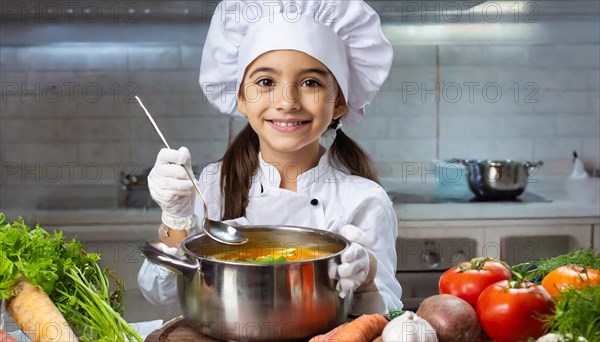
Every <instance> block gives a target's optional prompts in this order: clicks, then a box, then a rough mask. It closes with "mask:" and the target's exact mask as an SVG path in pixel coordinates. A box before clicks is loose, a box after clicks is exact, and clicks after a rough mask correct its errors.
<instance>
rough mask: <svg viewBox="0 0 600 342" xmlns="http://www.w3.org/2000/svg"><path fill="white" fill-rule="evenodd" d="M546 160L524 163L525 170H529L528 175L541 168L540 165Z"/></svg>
mask: <svg viewBox="0 0 600 342" xmlns="http://www.w3.org/2000/svg"><path fill="white" fill-rule="evenodd" d="M543 165H544V162H543V161H541V160H540V161H538V162H525V163H523V166H525V170H526V171H527V175H528V176H530V175H531V174H532V172H533V171H535V169H537V168H539V167H540V166H543Z"/></svg>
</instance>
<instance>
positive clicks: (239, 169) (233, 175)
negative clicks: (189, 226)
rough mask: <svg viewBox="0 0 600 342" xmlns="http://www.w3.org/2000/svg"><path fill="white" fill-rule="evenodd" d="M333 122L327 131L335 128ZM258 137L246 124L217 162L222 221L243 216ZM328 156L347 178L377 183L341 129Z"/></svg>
mask: <svg viewBox="0 0 600 342" xmlns="http://www.w3.org/2000/svg"><path fill="white" fill-rule="evenodd" d="M338 121H339V119H337V120H334V121H333V123H332V125H331V126H330V127H329V129H335V127H337V125H338ZM258 151H259V142H258V135H257V134H256V132H254V130H253V129H252V127H250V125H249V124H247V125H246V126H245V127H244V128H243V129H242V131H241V132H240V133H239V134H238V135H237V137H236V138H235V139H234V140H233V142H232V143H231V145H229V147H228V148H227V151H225V155H224V156H223V158H222V159H221V162H222V167H221V194H222V197H223V201H224V212H223V218H222V220H229V219H234V218H238V217H241V216H245V215H246V207H247V206H248V193H249V192H250V187H251V186H252V177H253V176H254V173H255V172H256V170H257V169H258V166H259V165H258ZM329 157H330V159H331V160H332V162H333V163H334V164H336V166H343V167H345V168H346V169H347V170H348V171H349V172H350V174H351V175H356V176H361V177H364V178H367V179H370V180H372V181H375V182H379V178H378V176H377V171H376V170H375V167H374V165H373V162H372V161H371V158H369V155H368V154H367V153H366V152H365V151H364V150H363V149H362V148H361V147H360V145H358V144H357V143H356V142H355V141H354V140H352V139H351V138H350V137H349V136H347V135H346V134H345V133H344V132H342V130H341V129H338V130H337V132H336V136H335V139H334V140H333V143H332V144H331V147H330V149H329Z"/></svg>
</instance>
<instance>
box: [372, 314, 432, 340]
mask: <svg viewBox="0 0 600 342" xmlns="http://www.w3.org/2000/svg"><path fill="white" fill-rule="evenodd" d="M381 337H382V339H383V341H384V342H395V341H403V342H412V341H415V342H437V341H438V339H437V335H436V333H435V329H433V327H432V326H431V324H429V322H427V321H426V320H424V319H423V318H421V317H419V316H417V314H415V313H414V312H411V311H406V312H405V313H403V314H402V315H400V316H398V317H396V318H394V319H393V320H392V321H391V322H389V323H388V324H387V325H386V326H385V328H384V329H383V333H382V334H381Z"/></svg>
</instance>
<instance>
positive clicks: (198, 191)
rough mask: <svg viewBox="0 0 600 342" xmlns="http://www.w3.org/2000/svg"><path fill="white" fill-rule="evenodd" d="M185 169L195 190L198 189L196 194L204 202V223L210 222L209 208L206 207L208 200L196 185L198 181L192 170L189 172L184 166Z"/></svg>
mask: <svg viewBox="0 0 600 342" xmlns="http://www.w3.org/2000/svg"><path fill="white" fill-rule="evenodd" d="M181 166H183V165H181ZM183 168H184V169H185V173H187V175H188V177H190V180H191V181H192V184H194V188H195V189H196V192H197V193H198V195H200V199H201V200H202V205H203V206H204V222H206V220H208V207H207V206H206V200H205V199H204V196H203V195H202V192H201V191H200V188H199V187H198V184H196V180H195V179H194V176H193V175H192V174H191V173H190V170H188V168H187V167H185V166H183Z"/></svg>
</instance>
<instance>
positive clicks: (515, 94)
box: [402, 81, 540, 103]
mask: <svg viewBox="0 0 600 342" xmlns="http://www.w3.org/2000/svg"><path fill="white" fill-rule="evenodd" d="M539 91H540V86H539V85H538V84H537V83H535V82H526V83H524V84H521V83H519V82H514V83H512V84H510V85H505V86H503V85H501V84H500V83H497V82H486V83H481V82H469V81H467V82H444V83H440V82H437V83H435V84H433V85H431V84H427V83H426V82H421V83H418V82H402V103H407V102H408V101H409V100H411V99H414V98H415V97H417V96H418V97H419V99H420V101H421V103H426V102H427V101H428V99H430V98H433V99H434V100H435V102H436V103H440V102H447V103H457V102H460V101H464V100H466V101H468V102H469V103H475V102H478V101H481V100H483V101H484V102H487V103H496V102H498V101H500V100H501V99H502V97H503V96H510V98H511V100H512V101H513V102H514V103H539V101H540V100H539V98H538V97H537V96H538V93H539Z"/></svg>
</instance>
